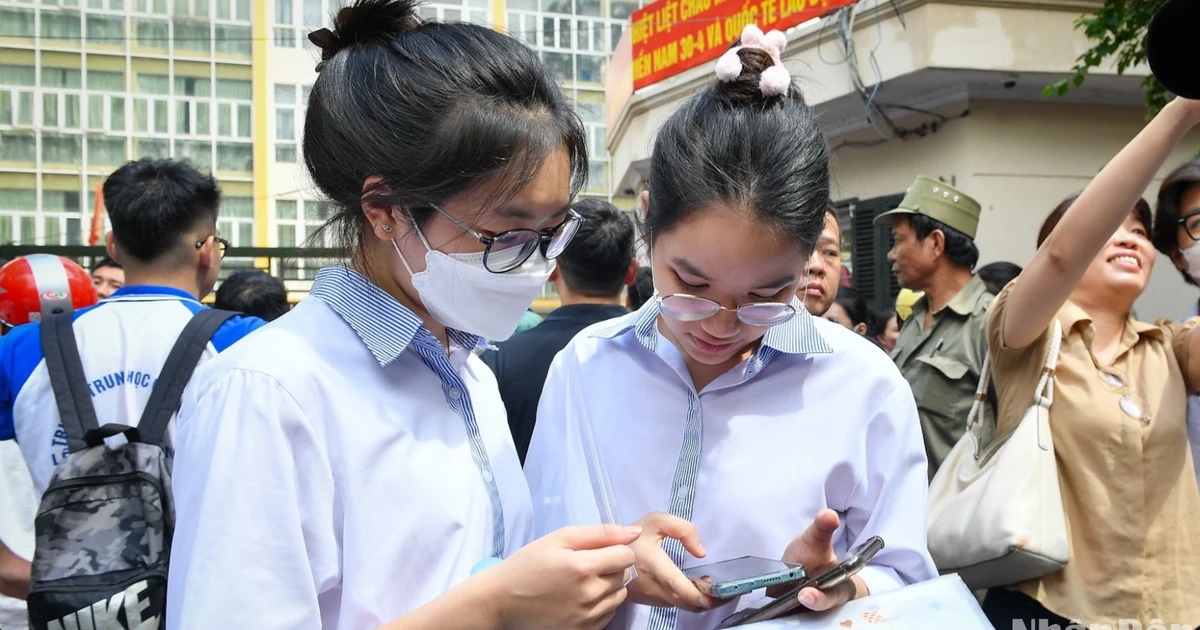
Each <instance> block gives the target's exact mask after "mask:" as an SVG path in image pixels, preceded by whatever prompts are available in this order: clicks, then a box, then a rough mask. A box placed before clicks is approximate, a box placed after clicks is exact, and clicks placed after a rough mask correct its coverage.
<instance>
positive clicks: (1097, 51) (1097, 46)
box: [1043, 0, 1169, 117]
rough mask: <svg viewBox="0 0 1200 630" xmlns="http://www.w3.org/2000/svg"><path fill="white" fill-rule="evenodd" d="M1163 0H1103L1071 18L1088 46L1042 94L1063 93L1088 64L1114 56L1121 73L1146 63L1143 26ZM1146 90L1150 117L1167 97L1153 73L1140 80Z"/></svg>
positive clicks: (1080, 77)
mask: <svg viewBox="0 0 1200 630" xmlns="http://www.w3.org/2000/svg"><path fill="white" fill-rule="evenodd" d="M1165 2H1166V0H1104V5H1103V6H1101V7H1100V9H1099V10H1098V11H1097V12H1096V13H1089V14H1085V15H1082V16H1080V17H1079V19H1077V20H1075V29H1076V30H1082V31H1083V32H1084V34H1085V35H1087V38H1088V40H1089V41H1091V42H1092V47H1091V48H1090V49H1088V50H1087V51H1086V52H1084V53H1083V54H1082V55H1080V56H1079V58H1078V59H1076V60H1075V67H1074V68H1072V70H1071V75H1070V76H1068V77H1066V78H1064V79H1059V80H1058V81H1055V82H1054V83H1051V84H1050V85H1048V86H1046V89H1045V90H1044V91H1043V95H1045V96H1047V97H1050V96H1054V95H1058V96H1065V95H1066V94H1067V92H1069V91H1070V90H1071V88H1072V87H1079V86H1081V85H1083V82H1084V81H1086V80H1087V76H1088V73H1089V72H1090V71H1091V70H1092V68H1096V67H1099V66H1100V64H1102V63H1104V62H1105V61H1107V60H1108V59H1110V58H1111V59H1115V61H1116V67H1117V73H1118V74H1124V73H1125V71H1126V70H1128V69H1129V68H1132V67H1134V66H1138V65H1140V64H1144V63H1146V30H1147V29H1148V28H1149V26H1150V20H1151V19H1152V18H1153V17H1154V14H1155V12H1157V11H1158V9H1159V7H1161V6H1162V5H1163V4H1164V3H1165ZM1142 88H1143V89H1144V91H1145V93H1146V109H1147V116H1149V117H1153V116H1154V115H1155V114H1157V113H1158V112H1159V111H1160V110H1162V108H1163V106H1164V105H1166V104H1167V101H1168V100H1169V99H1168V97H1167V91H1166V89H1165V88H1163V86H1162V84H1161V83H1159V82H1158V79H1156V78H1154V76H1153V75H1150V76H1147V77H1146V78H1145V80H1143V81H1142Z"/></svg>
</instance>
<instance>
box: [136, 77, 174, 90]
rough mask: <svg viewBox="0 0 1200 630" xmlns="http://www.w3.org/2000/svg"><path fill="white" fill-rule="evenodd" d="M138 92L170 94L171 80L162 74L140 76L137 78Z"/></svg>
mask: <svg viewBox="0 0 1200 630" xmlns="http://www.w3.org/2000/svg"><path fill="white" fill-rule="evenodd" d="M137 91H139V92H143V93H146V94H169V93H170V92H171V79H170V77H165V76H163V75H161V74H139V75H138V78H137Z"/></svg>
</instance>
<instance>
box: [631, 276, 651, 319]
mask: <svg viewBox="0 0 1200 630" xmlns="http://www.w3.org/2000/svg"><path fill="white" fill-rule="evenodd" d="M633 277H634V280H633V286H630V287H629V299H628V302H629V310H631V311H636V310H638V309H639V308H642V305H643V304H645V303H646V301H647V300H649V299H650V298H651V297H652V296H653V295H654V270H653V269H652V268H651V267H650V266H649V265H645V266H642V267H638V270H637V273H635V274H634V276H633Z"/></svg>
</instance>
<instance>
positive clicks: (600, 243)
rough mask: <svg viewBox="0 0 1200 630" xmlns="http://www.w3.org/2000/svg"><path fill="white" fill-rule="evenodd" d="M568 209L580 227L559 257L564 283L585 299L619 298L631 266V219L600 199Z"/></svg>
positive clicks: (583, 201)
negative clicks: (574, 215)
mask: <svg viewBox="0 0 1200 630" xmlns="http://www.w3.org/2000/svg"><path fill="white" fill-rule="evenodd" d="M571 209H572V210H574V211H575V212H577V213H578V214H579V216H580V217H582V218H583V223H582V224H581V225H580V226H579V231H578V232H576V233H575V236H574V238H572V239H571V242H570V243H569V244H568V245H567V248H566V249H565V250H563V252H562V254H560V255H559V256H558V259H557V260H558V270H559V273H561V274H562V277H563V282H565V283H566V284H567V287H569V288H570V289H571V291H572V292H574V293H578V294H579V295H583V296H587V297H596V298H607V297H615V296H618V295H620V294H621V287H623V286H625V278H626V276H628V275H629V265H630V264H631V263H632V262H633V219H631V218H629V215H628V214H627V213H625V212H622V211H620V210H618V209H617V207H616V206H614V205H612V204H611V203H608V202H607V201H601V200H599V199H583V200H580V201H577V202H575V203H574V204H572V205H571Z"/></svg>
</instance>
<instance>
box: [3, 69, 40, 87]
mask: <svg viewBox="0 0 1200 630" xmlns="http://www.w3.org/2000/svg"><path fill="white" fill-rule="evenodd" d="M33 84H34V74H33V66H8V65H0V85H33Z"/></svg>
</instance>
